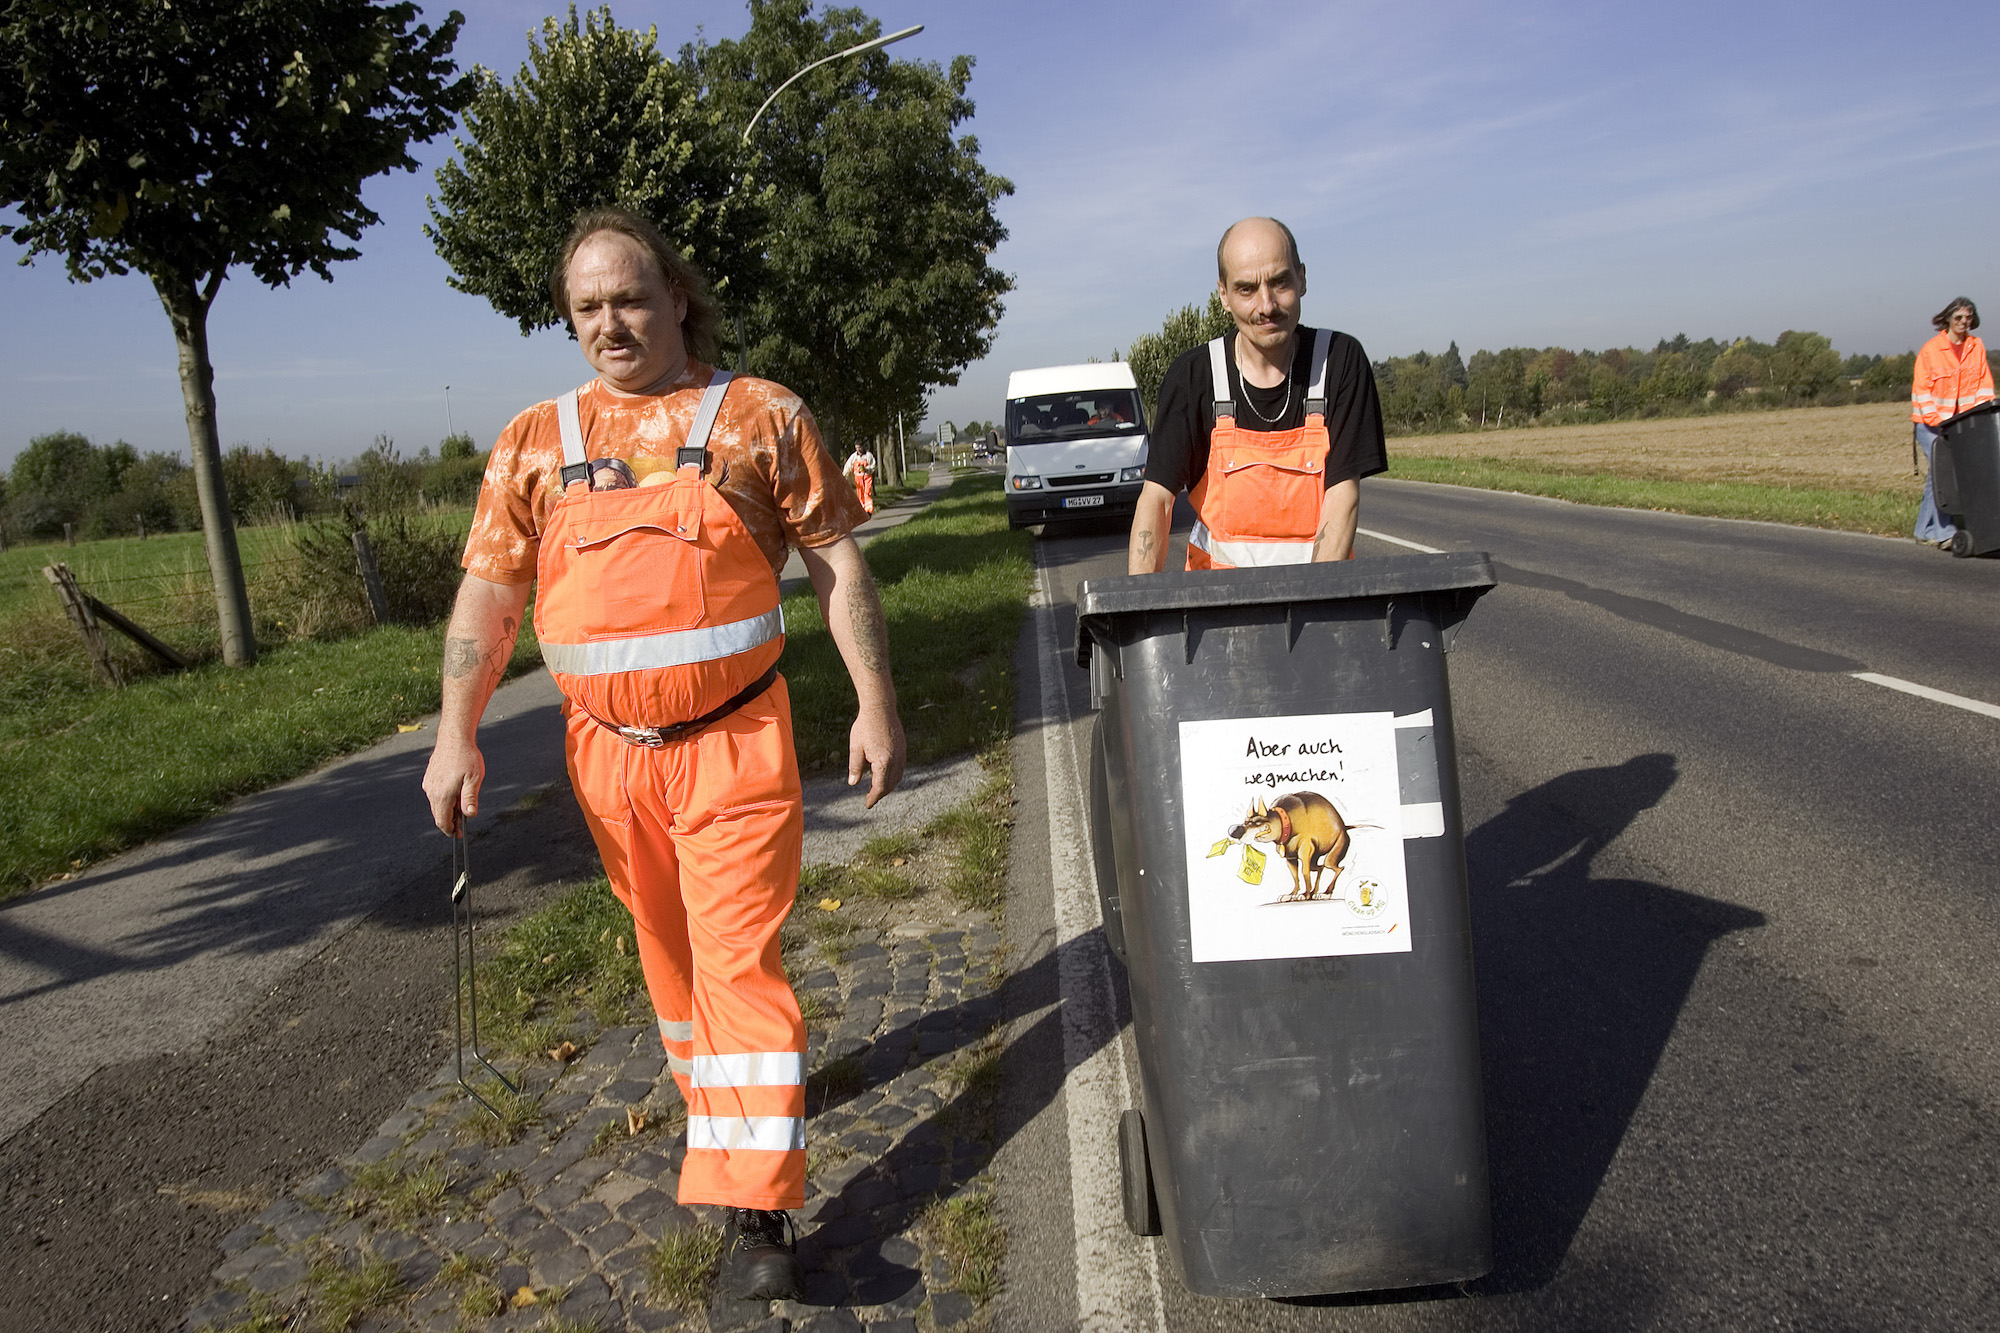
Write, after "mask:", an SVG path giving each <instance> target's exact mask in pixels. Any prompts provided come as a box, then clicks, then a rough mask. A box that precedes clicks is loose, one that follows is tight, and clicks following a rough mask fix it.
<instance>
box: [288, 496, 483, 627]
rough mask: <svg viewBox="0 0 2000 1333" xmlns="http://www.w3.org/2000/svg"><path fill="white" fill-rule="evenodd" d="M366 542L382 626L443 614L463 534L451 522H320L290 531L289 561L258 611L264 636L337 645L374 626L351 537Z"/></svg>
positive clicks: (398, 517)
mask: <svg viewBox="0 0 2000 1333" xmlns="http://www.w3.org/2000/svg"><path fill="white" fill-rule="evenodd" d="M357 528H359V529H360V530H362V531H365V532H367V534H368V544H369V547H370V549H371V550H373V551H374V553H375V568H376V572H377V573H378V574H380V575H381V578H382V595H383V597H384V598H385V599H386V600H387V602H388V603H389V618H390V619H391V620H393V621H395V622H396V623H398V624H405V625H429V624H434V623H436V622H437V621H440V620H443V619H444V618H445V617H446V616H448V615H450V614H451V604H452V599H453V598H454V597H455V596H456V595H457V593H458V582H459V568H458V556H459V551H460V550H461V548H462V547H463V546H464V544H465V533H464V531H463V529H462V528H461V526H460V523H459V522H458V521H456V520H454V519H447V518H443V517H429V516H425V515H420V514H391V515H388V516H387V517H383V518H375V519H370V520H367V521H365V522H357V521H356V520H355V519H353V518H350V517H347V516H342V517H340V518H328V519H321V520H318V521H315V522H311V523H300V524H298V525H297V526H296V527H294V528H293V530H292V546H293V549H294V550H296V551H297V553H298V558H297V560H296V561H295V562H294V563H292V564H291V565H289V566H288V567H287V568H286V569H285V571H284V572H283V574H281V575H280V576H279V577H278V578H277V579H276V580H274V582H273V585H272V587H271V590H270V592H269V593H268V594H267V595H266V596H265V597H264V598H263V599H262V602H261V609H262V611H263V614H264V616H265V617H266V618H267V620H268V622H269V628H270V630H272V631H274V632H275V633H276V634H278V635H282V636H283V637H285V638H288V639H321V640H325V639H337V638H341V637H343V636H345V635H348V634H355V633H359V632H360V631H362V630H365V629H367V628H368V627H369V626H371V625H372V624H374V623H375V617H374V611H373V609H372V608H371V607H370V606H369V603H368V587H367V584H365V583H364V582H363V581H362V578H361V566H360V562H359V560H358V559H357V558H356V555H355V550H354V533H355V531H356V530H357Z"/></svg>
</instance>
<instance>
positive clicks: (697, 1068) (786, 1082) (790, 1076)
mask: <svg viewBox="0 0 2000 1333" xmlns="http://www.w3.org/2000/svg"><path fill="white" fill-rule="evenodd" d="M805 1081H806V1058H805V1056H803V1055H801V1054H799V1052H797V1051H743V1052H740V1053H738V1054H735V1055H697V1056H696V1057H695V1058H694V1086H696V1087H697V1088H770V1087H796V1086H798V1085H799V1084H801V1083H803V1082H805Z"/></svg>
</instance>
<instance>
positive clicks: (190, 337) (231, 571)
mask: <svg viewBox="0 0 2000 1333" xmlns="http://www.w3.org/2000/svg"><path fill="white" fill-rule="evenodd" d="M153 286H154V289H155V290H156V291H158V292H159V294H160V304H162V305H164V306H165V307H166V308H167V318H168V319H169V320H171V321H172V322H173V326H174V345H175V347H176V348H177V349H179V351H180V362H181V401H182V402H183V403H185V404H186V405H187V428H188V452H189V453H191V454H192V455H193V456H194V490H195V495H196V496H197V497H198V498H199V499H200V501H201V530H202V536H203V538H204V539H205V542H206V545H207V547H208V573H209V580H210V582H212V583H213V584H214V585H215V616H216V622H217V624H218V625H219V626H220V629H221V633H222V660H223V661H224V662H225V663H227V664H228V665H230V666H250V665H252V664H254V663H255V662H256V660H257V640H256V637H255V636H254V635H253V634H252V632H251V627H250V592H249V589H248V588H247V587H245V586H244V582H243V556H242V554H241V553H240V552H239V551H238V550H237V548H236V523H235V520H234V519H233V518H232V516H231V515H230V512H229V493H228V490H227V488H226V487H224V485H223V482H222V443H221V439H220V437H219V436H218V435H217V433H216V428H215V367H214V366H212V365H210V364H209V360H208V308H209V305H210V303H212V302H213V301H214V300H215V293H216V290H217V288H219V287H220V286H221V272H220V271H219V270H218V272H217V273H216V275H215V277H214V278H212V279H211V280H210V281H209V283H208V285H207V288H206V290H203V291H197V290H196V288H195V285H194V283H193V282H192V281H191V280H186V279H178V278H174V277H170V276H167V275H164V274H158V275H155V276H154V278H153Z"/></svg>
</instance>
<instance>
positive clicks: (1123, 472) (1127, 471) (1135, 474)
mask: <svg viewBox="0 0 2000 1333" xmlns="http://www.w3.org/2000/svg"><path fill="white" fill-rule="evenodd" d="M1145 479H1146V465H1145V464H1144V463H1141V464H1140V465H1139V466H1138V467H1128V468H1121V469H1119V472H1118V480H1120V481H1144V480H1145Z"/></svg>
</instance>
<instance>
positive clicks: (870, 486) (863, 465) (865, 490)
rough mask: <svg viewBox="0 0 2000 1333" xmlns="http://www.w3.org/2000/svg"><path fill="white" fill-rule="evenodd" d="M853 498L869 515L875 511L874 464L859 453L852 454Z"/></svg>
mask: <svg viewBox="0 0 2000 1333" xmlns="http://www.w3.org/2000/svg"><path fill="white" fill-rule="evenodd" d="M854 498H855V499H857V500H859V501H861V507H862V508H863V509H865V510H867V511H868V513H869V514H870V515H871V516H872V515H873V514H874V513H875V465H874V464H873V463H871V462H868V461H867V460H866V459H864V458H862V456H861V455H860V454H856V455H855V456H854Z"/></svg>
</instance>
